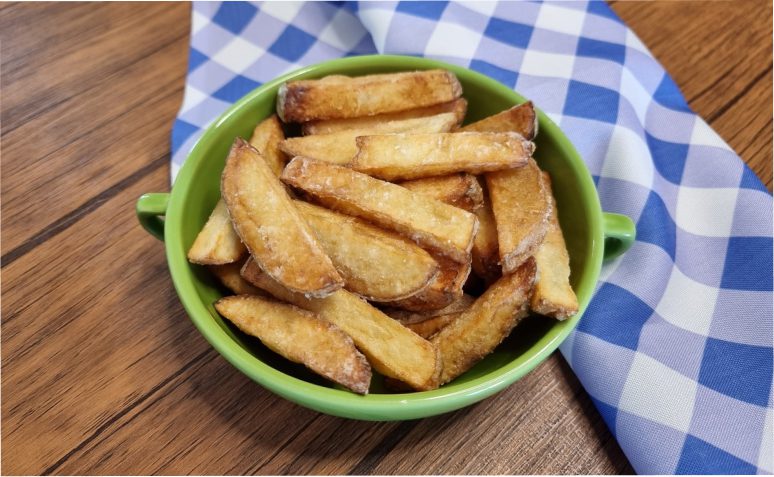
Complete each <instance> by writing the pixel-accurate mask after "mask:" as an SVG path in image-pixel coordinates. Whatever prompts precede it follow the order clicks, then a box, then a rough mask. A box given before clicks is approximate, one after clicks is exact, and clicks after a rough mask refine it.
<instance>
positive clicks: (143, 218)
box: [135, 192, 169, 242]
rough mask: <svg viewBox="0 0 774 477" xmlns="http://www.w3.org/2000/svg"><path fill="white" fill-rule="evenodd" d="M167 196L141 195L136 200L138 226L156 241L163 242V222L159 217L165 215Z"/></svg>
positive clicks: (162, 194)
mask: <svg viewBox="0 0 774 477" xmlns="http://www.w3.org/2000/svg"><path fill="white" fill-rule="evenodd" d="M168 203H169V194H168V193H166V192H163V193H159V194H143V195H141V196H140V198H139V199H137V206H136V207H135V210H136V211H137V220H139V221H140V225H142V227H143V228H144V229H145V230H146V231H147V232H148V233H149V234H151V235H153V236H154V237H156V238H157V239H159V240H161V241H162V242H163V241H164V221H163V220H162V219H161V217H160V216H162V215H165V214H166V213H167V204H168Z"/></svg>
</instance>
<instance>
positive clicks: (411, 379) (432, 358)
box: [242, 260, 440, 390]
mask: <svg viewBox="0 0 774 477" xmlns="http://www.w3.org/2000/svg"><path fill="white" fill-rule="evenodd" d="M242 276H243V277H244V278H245V279H246V280H247V281H249V282H251V283H252V284H253V285H255V286H257V287H258V288H261V289H262V290H265V291H267V292H269V293H270V294H271V295H273V296H274V297H276V298H278V299H280V300H284V301H287V302H289V303H292V304H293V305H296V306H298V307H299V308H303V309H305V310H309V311H312V312H314V313H317V314H319V315H320V317H321V318H323V319H324V320H327V321H329V322H331V323H333V324H335V325H336V326H338V327H339V328H341V329H342V330H344V332H345V333H347V334H348V335H349V336H351V337H352V340H353V341H354V342H355V345H356V346H357V347H358V349H359V350H360V351H361V352H362V353H363V354H364V355H365V356H366V357H367V358H368V361H369V362H370V363H371V366H373V367H374V369H375V370H377V371H378V372H380V373H381V374H382V375H384V376H387V377H391V378H395V379H398V380H400V381H403V382H405V383H407V384H408V385H410V386H411V387H412V388H414V389H417V390H427V389H433V388H435V387H437V386H438V384H437V381H438V375H439V373H440V368H439V367H438V357H437V351H436V349H435V347H434V346H433V345H432V344H430V342H428V341H427V340H425V339H423V338H421V337H420V336H418V335H417V334H416V333H414V332H412V331H411V330H409V329H407V328H405V327H404V326H403V325H401V324H400V323H398V322H397V321H395V320H393V319H392V318H390V317H389V316H387V315H385V314H384V313H382V312H381V311H379V310H377V309H376V308H374V307H373V306H371V305H369V304H368V303H367V302H366V301H365V300H363V299H362V298H359V297H358V296H356V295H354V294H352V293H350V292H348V291H346V290H337V291H336V292H334V293H333V294H331V295H330V296H328V297H326V298H306V297H305V296H303V295H301V294H299V293H293V292H291V291H290V290H288V289H287V288H285V287H283V286H282V285H280V284H279V283H277V282H275V281H274V280H272V279H271V278H270V277H269V276H267V275H266V274H265V273H263V272H261V270H260V269H259V268H258V267H257V266H255V262H253V261H252V260H248V261H247V263H245V266H244V267H243V268H242Z"/></svg>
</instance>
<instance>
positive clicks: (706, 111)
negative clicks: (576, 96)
mask: <svg viewBox="0 0 774 477" xmlns="http://www.w3.org/2000/svg"><path fill="white" fill-rule="evenodd" d="M613 9H614V10H615V12H616V13H617V14H618V15H619V16H620V17H621V18H622V19H623V20H624V21H625V22H626V23H627V24H628V25H629V27H630V28H632V29H633V30H634V32H635V33H637V36H639V37H640V39H641V40H642V41H643V43H645V45H647V46H648V48H649V49H650V50H651V52H652V53H653V54H654V56H655V57H656V59H658V60H659V62H661V64H662V65H663V66H664V68H665V69H666V70H667V72H669V74H670V75H671V76H672V78H673V79H674V80H675V82H676V83H677V84H678V85H679V86H680V89H681V90H682V92H683V94H684V95H685V97H686V98H687V100H688V104H689V105H690V106H691V108H692V109H693V110H694V111H696V113H697V114H698V115H699V116H701V117H703V118H704V119H705V120H707V122H708V123H709V124H710V126H712V127H713V128H714V129H715V130H716V131H717V133H718V134H719V135H720V136H721V137H722V138H723V139H724V140H726V142H728V144H729V145H730V146H731V148H732V149H734V150H735V151H737V153H739V154H740V156H741V157H742V159H743V160H744V161H745V162H746V163H747V164H748V165H749V166H750V167H751V168H752V169H753V171H755V173H756V174H757V175H758V177H760V178H761V179H762V180H763V182H764V183H766V184H767V187H768V188H769V191H771V190H772V189H771V183H772V179H771V178H772V172H771V159H772V156H771V128H770V127H769V128H768V129H766V132H765V133H763V134H755V135H753V134H750V135H739V134H736V128H737V127H738V124H736V123H734V122H733V121H731V122H729V121H717V119H718V116H719V115H720V113H722V112H723V110H724V109H725V108H726V107H727V106H728V105H729V103H731V102H733V101H738V100H739V99H741V97H747V96H750V97H753V98H755V100H751V101H749V102H748V103H747V105H748V108H747V109H745V110H743V111H740V114H737V115H736V116H734V117H735V118H736V121H740V122H746V118H747V117H748V116H753V117H758V118H764V123H765V118H768V119H769V120H770V119H771V116H772V107H771V105H772V82H771V76H770V70H771V63H772V50H771V36H772V10H771V2H770V1H766V0H750V1H747V2H745V3H744V7H742V8H740V6H739V4H737V3H735V2H641V1H630V2H616V3H615V4H614V5H613ZM767 70H768V71H769V73H767ZM740 95H741V96H740ZM764 123H761V124H758V125H757V127H753V129H754V130H755V131H756V132H758V131H760V130H761V127H763V126H764Z"/></svg>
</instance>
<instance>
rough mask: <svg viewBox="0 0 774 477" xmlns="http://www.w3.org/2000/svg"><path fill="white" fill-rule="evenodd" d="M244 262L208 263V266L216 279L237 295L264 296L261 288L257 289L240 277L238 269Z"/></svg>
mask: <svg viewBox="0 0 774 477" xmlns="http://www.w3.org/2000/svg"><path fill="white" fill-rule="evenodd" d="M242 265H244V262H234V263H227V264H225V265H210V266H209V267H208V268H209V269H210V271H211V272H212V273H213V274H214V275H215V276H216V277H218V280H220V282H221V283H222V284H223V285H224V286H225V287H226V288H228V289H229V290H231V291H232V292H234V293H235V294H237V295H261V296H264V295H265V293H264V292H263V290H259V289H258V288H255V287H254V286H252V285H250V283H249V282H248V281H247V280H245V279H244V278H242V275H240V274H239V271H240V270H241V269H242Z"/></svg>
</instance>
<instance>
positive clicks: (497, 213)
mask: <svg viewBox="0 0 774 477" xmlns="http://www.w3.org/2000/svg"><path fill="white" fill-rule="evenodd" d="M486 185H487V188H488V189H489V198H490V200H491V201H492V212H494V218H495V222H496V223H497V242H498V245H499V249H500V264H501V266H502V270H503V273H504V274H507V273H511V272H513V271H514V270H516V268H517V267H518V266H519V265H521V263H522V262H524V260H526V259H527V257H529V256H531V255H534V254H535V252H536V251H537V248H538V247H539V246H540V243H541V242H542V241H543V238H544V237H545V236H546V231H547V230H548V217H549V214H550V212H551V203H550V202H549V200H548V195H547V194H546V188H545V185H544V184H543V176H542V174H541V173H540V168H539V167H538V165H537V163H536V162H535V161H534V159H530V160H529V164H528V165H527V166H526V167H521V168H519V169H511V170H507V171H498V172H492V173H489V174H487V175H486Z"/></svg>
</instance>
